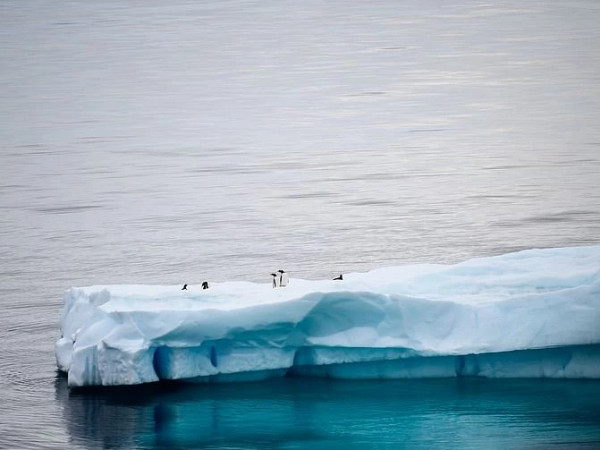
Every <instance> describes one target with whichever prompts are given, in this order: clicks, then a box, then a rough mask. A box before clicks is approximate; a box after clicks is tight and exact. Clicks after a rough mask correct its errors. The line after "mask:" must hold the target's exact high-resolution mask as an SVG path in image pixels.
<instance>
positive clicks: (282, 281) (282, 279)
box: [278, 269, 290, 287]
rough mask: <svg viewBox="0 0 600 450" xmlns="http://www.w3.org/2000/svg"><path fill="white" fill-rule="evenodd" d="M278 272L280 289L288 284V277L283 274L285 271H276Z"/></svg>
mask: <svg viewBox="0 0 600 450" xmlns="http://www.w3.org/2000/svg"><path fill="white" fill-rule="evenodd" d="M278 272H279V285H280V286H281V287H286V286H287V285H288V283H289V282H290V276H289V275H288V274H287V273H286V272H285V270H281V269H279V270H278Z"/></svg>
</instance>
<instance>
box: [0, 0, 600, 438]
mask: <svg viewBox="0 0 600 450" xmlns="http://www.w3.org/2000/svg"><path fill="white" fill-rule="evenodd" d="M599 23H600V4H598V2H596V1H593V0H576V1H570V2H564V1H546V0H544V1H541V0H539V1H537V0H532V1H527V2H522V1H518V2H517V1H500V2H484V1H477V0H463V1H457V2H451V4H448V3H445V2H434V1H418V2H417V1H405V2H393V1H375V2H337V1H331V2H321V1H310V0H309V1H306V2H301V3H291V2H279V1H277V2H276V1H264V2H259V3H253V2H246V1H238V0H234V1H228V2H196V1H191V0H189V1H188V0H176V1H172V2H165V1H163V0H160V1H158V0H156V1H155V0H149V1H144V2H126V3H125V2H121V1H116V0H107V1H104V2H89V1H83V0H81V1H79V0H68V1H67V0H60V1H56V2H45V1H42V0H19V1H17V0H4V1H2V2H0V61H1V63H0V157H1V160H0V306H1V311H2V314H1V315H0V343H1V345H0V447H6V448H17V449H21V448H56V449H62V448H65V447H75V448H90V447H91V448H96V447H102V448H111V447H119V446H120V447H123V448H131V447H157V448H166V447H167V448H168V447H169V446H171V447H174V448H186V447H188V446H190V445H191V444H190V443H194V444H193V445H195V446H197V447H202V446H209V447H210V446H212V447H229V448H232V447H233V448H235V447H265V446H266V447H296V448H298V447H303V446H316V447H319V446H320V447H327V448H330V447H340V446H344V447H348V446H361V447H362V446H369V445H370V444H373V445H372V446H376V447H379V448H398V447H399V446H402V445H405V446H406V447H408V448H413V447H421V448H448V447H452V446H454V445H458V444H460V445H461V446H464V447H469V446H471V447H473V448H509V447H510V448H531V447H533V448H548V447H551V448H552V447H554V448H572V447H574V446H575V447H576V446H577V445H581V446H583V447H584V448H585V446H588V447H592V448H593V447H599V446H600V445H599V444H598V432H599V431H598V430H599V429H600V425H599V424H598V409H599V405H598V403H597V402H596V400H595V399H596V398H598V395H597V394H598V392H597V390H598V383H597V382H575V381H573V382H546V381H527V382H526V381H518V382H509V381H505V382H492V381H481V380H480V381H465V382H464V383H463V382H458V384H457V382H456V381H436V382H414V383H413V382H411V383H406V382H405V383H388V384H382V383H371V382H368V383H363V384H348V383H339V384H338V383H327V382H323V381H318V382H315V383H316V384H315V385H314V386H312V384H310V383H309V384H304V383H305V382H300V381H294V380H283V381H278V382H276V383H275V384H271V383H266V384H262V385H257V384H252V385H236V386H231V387H227V386H223V387H196V388H192V389H183V390H180V389H174V390H171V389H170V390H167V391H165V392H151V391H149V392H145V393H144V394H143V395H139V394H140V393H139V391H131V395H128V394H129V392H130V391H129V390H125V391H119V393H118V394H114V395H113V394H108V395H106V394H102V395H99V394H79V393H78V394H76V395H68V393H67V392H66V390H65V386H64V382H63V381H62V380H61V379H60V378H59V379H57V378H56V372H55V361H54V355H53V344H54V342H55V340H56V339H57V338H58V336H59V333H58V318H59V314H60V308H61V307H62V292H63V291H64V289H66V288H68V287H70V286H73V285H90V284H104V283H110V284H116V283H148V284H168V283H173V284H179V283H181V284H183V283H184V282H186V283H197V282H201V281H203V280H204V279H208V280H216V281H222V280H224V279H225V277H226V276H229V277H232V278H235V279H245V280H253V281H263V280H264V281H265V282H268V280H269V276H268V274H269V273H270V272H271V271H273V270H274V269H276V268H279V267H284V268H285V269H286V270H287V271H288V272H290V273H291V274H292V276H296V277H304V278H324V277H331V276H333V275H337V274H339V273H342V272H347V271H363V270H368V269H371V268H375V267H381V266H386V265H396V264H403V263H409V262H441V263H452V262H458V261H461V260H464V259H467V258H471V257H475V256H484V255H494V254H499V253H505V252H507V251H511V250H519V249H524V248H532V247H563V246H572V245H588V244H599V243H600V189H599V188H600V181H599V180H600V26H598V24H599ZM125 394H127V395H125ZM399 442H404V443H405V444H399ZM578 443H579V444H578ZM375 444H376V445H375Z"/></svg>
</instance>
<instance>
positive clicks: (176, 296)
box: [56, 246, 600, 386]
mask: <svg viewBox="0 0 600 450" xmlns="http://www.w3.org/2000/svg"><path fill="white" fill-rule="evenodd" d="M267 273H268V272H267ZM180 289H181V286H147V285H146V286H141V285H131V286H92V287H85V288H72V289H69V290H68V291H67V292H66V295H65V306H64V311H63V315H62V319H61V330H62V337H61V339H59V340H58V342H57V343H56V358H57V363H58V367H59V368H60V369H61V370H63V371H65V372H67V373H68V382H69V385H70V386H87V385H127V384H138V383H147V382H154V381H158V380H185V381H195V382H197V381H201V382H204V381H239V380H256V379H262V378H268V377H272V376H283V375H286V374H288V375H296V376H326V377H334V378H371V379H372V378H418V377H452V376H485V377H554V378H600V246H591V247H572V248H558V249H543V250H527V251H522V252H518V253H511V254H507V255H502V256H496V257H489V258H479V259H472V260H469V261H466V262H463V263H460V264H456V265H449V266H448V265H433V264H431V265H429V264H428V265H410V266H401V267H389V268H382V269H377V270H373V271H371V272H368V273H352V274H345V275H344V280H343V281H332V280H321V281H313V280H310V281H309V280H301V279H295V278H293V277H292V279H291V280H290V284H289V286H288V287H286V288H278V289H273V288H272V287H271V283H270V282H266V283H264V284H257V283H249V282H243V281H238V282H227V283H211V288H210V289H209V290H202V289H201V286H200V283H198V284H196V285H190V286H188V290H187V291H181V290H180Z"/></svg>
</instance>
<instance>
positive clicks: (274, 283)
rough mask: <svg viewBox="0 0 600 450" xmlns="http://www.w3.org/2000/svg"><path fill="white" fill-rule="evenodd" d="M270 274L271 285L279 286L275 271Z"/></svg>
mask: <svg viewBox="0 0 600 450" xmlns="http://www.w3.org/2000/svg"><path fill="white" fill-rule="evenodd" d="M271 276H272V277H273V287H274V288H276V287H279V276H278V275H277V274H276V273H272V274H271Z"/></svg>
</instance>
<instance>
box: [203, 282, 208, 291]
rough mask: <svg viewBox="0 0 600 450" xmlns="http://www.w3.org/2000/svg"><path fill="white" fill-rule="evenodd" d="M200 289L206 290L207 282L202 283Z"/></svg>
mask: <svg viewBox="0 0 600 450" xmlns="http://www.w3.org/2000/svg"><path fill="white" fill-rule="evenodd" d="M202 289H208V281H203V282H202Z"/></svg>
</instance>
